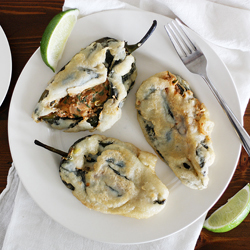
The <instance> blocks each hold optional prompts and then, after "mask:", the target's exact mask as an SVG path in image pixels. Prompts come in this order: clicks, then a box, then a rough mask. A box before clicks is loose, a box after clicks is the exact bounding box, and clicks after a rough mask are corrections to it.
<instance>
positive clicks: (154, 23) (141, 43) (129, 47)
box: [125, 20, 157, 54]
mask: <svg viewBox="0 0 250 250" xmlns="http://www.w3.org/2000/svg"><path fill="white" fill-rule="evenodd" d="M156 26H157V21H156V20H154V21H153V24H152V25H151V27H150V29H149V30H148V32H147V33H146V34H145V36H144V37H143V38H142V39H141V40H140V41H139V42H138V43H136V44H132V45H127V44H126V45H125V48H126V49H127V52H128V53H129V54H131V53H132V52H134V51H135V50H136V49H138V48H140V47H141V46H142V45H143V44H144V43H145V42H146V41H147V40H148V38H149V37H150V36H151V35H152V33H153V32H154V30H155V28H156Z"/></svg>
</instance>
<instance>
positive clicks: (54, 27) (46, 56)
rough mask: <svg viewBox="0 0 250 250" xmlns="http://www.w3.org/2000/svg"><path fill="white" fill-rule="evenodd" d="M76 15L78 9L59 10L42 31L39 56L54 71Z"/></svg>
mask: <svg viewBox="0 0 250 250" xmlns="http://www.w3.org/2000/svg"><path fill="white" fill-rule="evenodd" d="M78 15H79V10H78V9H70V10H66V11H62V12H60V13H59V14H57V15H56V16H55V17H53V18H52V20H51V21H50V22H49V24H48V26H47V27H46V29H45V31H44V33H43V36H42V39H41V45H40V51H41V56H42V59H43V61H44V62H45V64H46V65H47V66H48V67H50V68H51V69H52V70H53V71H54V72H55V69H56V67H57V64H58V62H59V60H60V59H61V57H62V54H63V52H64V49H65V46H66V43H67V40H68V38H69V36H70V34H71V32H72V30H73V28H74V26H75V23H76V21H77V17H78Z"/></svg>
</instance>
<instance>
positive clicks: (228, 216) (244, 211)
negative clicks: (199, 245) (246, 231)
mask: <svg viewBox="0 0 250 250" xmlns="http://www.w3.org/2000/svg"><path fill="white" fill-rule="evenodd" d="M249 211H250V184H249V183H248V184H247V185H246V186H245V187H244V188H242V189H241V190H240V191H239V192H238V193H236V194H235V195H234V196H233V197H232V198H230V199H229V200H228V201H227V203H226V204H225V205H223V206H221V207H220V208H218V209H217V210H216V211H215V212H214V213H213V214H211V216H210V217H209V218H208V219H206V220H205V222H204V225H203V227H204V228H206V229H207V230H209V231H212V232H215V233H224V232H227V231H230V230H231V229H233V228H235V227H237V226H238V225H239V224H240V223H241V222H242V221H243V220H244V219H245V218H246V217H247V215H248V214H249Z"/></svg>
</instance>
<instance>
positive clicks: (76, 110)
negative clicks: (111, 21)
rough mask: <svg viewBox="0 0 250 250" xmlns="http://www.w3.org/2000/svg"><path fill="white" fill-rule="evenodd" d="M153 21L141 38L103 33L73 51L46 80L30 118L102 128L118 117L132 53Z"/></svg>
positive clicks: (129, 81)
mask: <svg viewBox="0 0 250 250" xmlns="http://www.w3.org/2000/svg"><path fill="white" fill-rule="evenodd" d="M156 25H157V23H156V21H154V22H153V24H152V26H151V28H150V29H149V31H148V32H147V33H146V35H145V36H144V37H143V38H142V39H141V41H140V42H138V43H136V44H134V45H128V44H127V43H126V42H124V41H120V40H117V39H114V38H109V37H105V38H102V39H99V40H97V41H95V42H93V43H91V44H90V45H89V46H87V47H86V48H84V49H82V50H81V51H80V52H79V53H78V54H76V55H75V56H74V57H73V58H72V59H71V61H70V62H69V63H68V64H66V65H65V66H64V67H63V68H62V69H61V70H60V71H59V72H58V73H57V74H56V75H55V76H54V77H53V79H52V80H51V81H50V82H49V84H48V86H47V88H46V89H45V91H44V92H43V94H42V96H41V97H40V100H39V101H38V104H37V105H36V107H35V110H34V112H33V115H32V118H33V119H34V120H35V121H36V122H40V121H45V122H47V123H48V124H49V125H51V127H53V128H55V129H62V130H64V131H68V132H77V131H81V130H89V131H94V130H95V129H97V130H99V131H105V130H107V129H109V128H110V127H111V126H112V125H113V124H114V123H115V122H116V121H118V120H119V119H120V117H121V108H122V106H123V102H124V101H125V99H126V97H127V94H128V92H129V91H130V89H131V88H132V87H133V84H134V82H135V79H136V76H137V71H136V65H135V58H134V56H133V55H132V54H131V53H132V52H133V51H134V50H136V49H137V48H139V47H140V46H141V45H142V44H143V43H144V42H145V41H146V40H147V39H148V37H149V36H150V35H151V34H152V32H153V31H154V29H155V27H156Z"/></svg>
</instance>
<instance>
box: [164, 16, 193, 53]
mask: <svg viewBox="0 0 250 250" xmlns="http://www.w3.org/2000/svg"><path fill="white" fill-rule="evenodd" d="M181 25H182V24H181V22H180V21H179V20H178V19H177V18H176V19H175V20H173V21H172V22H171V23H168V25H167V26H166V25H165V26H164V27H165V29H166V31H167V34H168V36H169V38H170V40H171V42H172V44H173V45H174V48H175V49H176V51H177V53H178V54H179V56H180V57H181V56H184V57H186V56H187V55H188V54H192V51H196V50H197V48H196V47H197V45H196V44H194V43H193V42H192V41H191V40H190V39H189V37H188V36H187V34H186V33H185V31H184V30H183V28H182V27H181Z"/></svg>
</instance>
